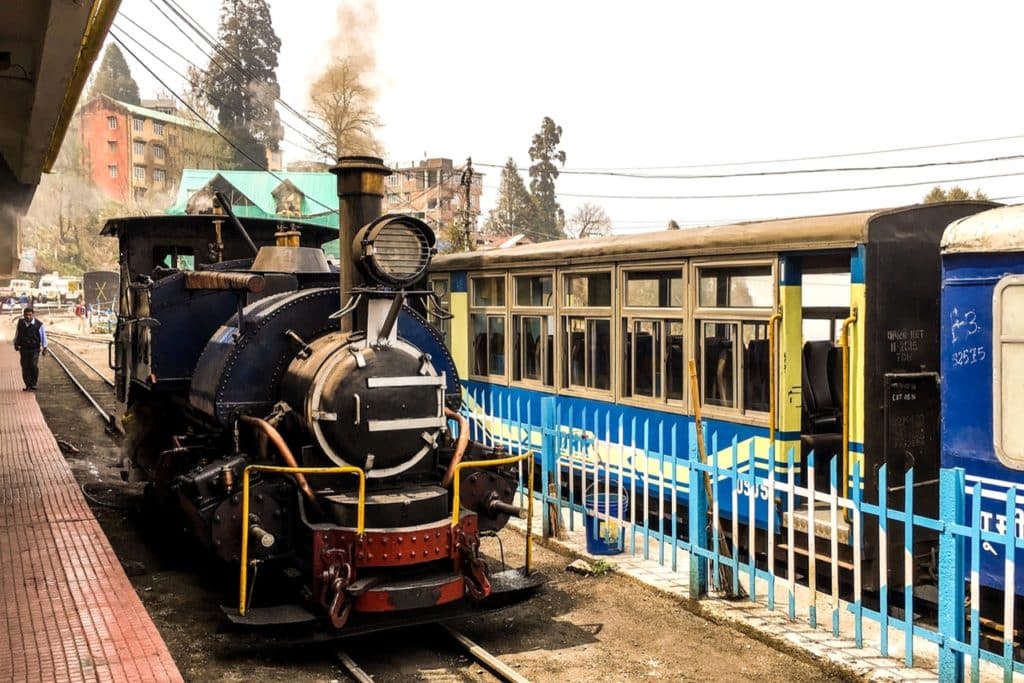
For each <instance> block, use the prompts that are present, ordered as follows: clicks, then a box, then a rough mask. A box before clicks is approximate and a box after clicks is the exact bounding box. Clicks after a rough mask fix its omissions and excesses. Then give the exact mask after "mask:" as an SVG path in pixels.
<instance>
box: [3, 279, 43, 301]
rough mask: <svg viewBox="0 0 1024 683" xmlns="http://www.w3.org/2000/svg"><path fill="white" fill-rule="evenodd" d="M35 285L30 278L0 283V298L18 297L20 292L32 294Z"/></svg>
mask: <svg viewBox="0 0 1024 683" xmlns="http://www.w3.org/2000/svg"><path fill="white" fill-rule="evenodd" d="M34 290H35V287H34V286H33V285H32V281H31V280H19V279H14V280H9V281H8V282H6V283H5V284H2V285H0V298H3V299H6V298H7V297H9V296H13V297H16V298H17V297H20V296H21V295H22V294H33V293H34Z"/></svg>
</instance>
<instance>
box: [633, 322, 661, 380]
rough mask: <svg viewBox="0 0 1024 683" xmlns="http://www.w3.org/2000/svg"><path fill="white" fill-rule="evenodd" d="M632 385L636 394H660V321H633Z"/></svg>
mask: <svg viewBox="0 0 1024 683" xmlns="http://www.w3.org/2000/svg"><path fill="white" fill-rule="evenodd" d="M633 347H634V356H633V377H634V381H633V387H634V392H635V393H636V395H637V396H648V397H651V398H655V397H660V396H661V323H660V322H656V321H654V320H635V321H633Z"/></svg>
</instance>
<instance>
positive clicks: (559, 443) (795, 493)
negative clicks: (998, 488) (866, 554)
mask: <svg viewBox="0 0 1024 683" xmlns="http://www.w3.org/2000/svg"><path fill="white" fill-rule="evenodd" d="M470 398H471V400H470V401H469V402H468V405H469V410H468V412H469V417H470V418H471V424H472V425H473V430H474V436H475V437H476V438H478V439H482V440H484V441H486V442H490V443H500V444H502V445H504V446H505V447H506V448H507V449H509V450H510V451H513V452H519V451H522V450H525V449H534V450H537V451H538V452H539V453H540V456H539V461H538V463H537V465H538V466H539V467H540V475H541V476H540V477H539V481H540V482H541V484H540V489H539V491H538V495H539V496H540V500H541V503H542V506H541V507H542V510H543V515H544V521H543V526H544V528H545V529H546V530H547V529H550V528H551V522H552V521H553V520H551V519H550V515H558V517H559V518H561V517H562V516H563V514H567V516H568V526H569V528H570V530H571V529H573V528H575V525H576V524H577V521H576V520H577V515H575V514H573V513H578V515H580V516H581V517H582V518H583V519H585V520H586V519H589V520H591V523H594V524H602V525H604V528H605V529H613V530H614V536H613V538H617V539H621V540H620V542H621V543H622V546H623V550H624V551H625V552H628V553H631V554H636V555H642V556H643V557H644V558H646V559H652V558H653V559H656V560H657V561H658V562H659V563H660V564H662V565H665V566H669V567H671V569H672V570H673V571H681V572H686V576H687V577H688V580H689V589H690V595H691V597H694V598H699V597H700V596H702V595H705V594H706V592H707V591H708V589H709V587H710V588H712V589H717V590H722V591H727V592H730V593H732V594H734V595H735V594H741V593H744V592H745V594H746V595H747V596H748V597H749V598H750V599H751V600H759V599H761V596H764V602H765V604H766V606H767V607H768V609H770V610H776V609H782V610H783V611H784V613H785V614H786V615H787V616H788V617H789V619H791V620H796V619H806V620H807V621H808V622H809V623H810V625H811V626H812V627H817V626H818V621H819V617H820V616H823V615H821V614H819V607H823V608H824V609H825V610H827V619H828V621H830V622H831V624H830V625H831V631H832V633H833V635H834V636H839V635H840V634H841V631H843V630H844V629H843V626H844V624H845V625H846V627H847V628H849V629H851V630H852V634H850V633H845V634H844V635H847V636H850V635H852V637H853V638H854V640H855V641H856V644H857V647H863V646H864V626H865V623H866V622H874V623H875V624H877V628H878V646H879V649H880V650H881V652H882V654H883V655H885V656H889V655H890V654H893V655H895V654H897V653H896V652H893V651H892V648H890V644H889V639H890V630H892V631H893V632H895V633H899V634H901V635H902V637H903V646H902V652H901V653H900V654H902V656H903V659H904V661H905V662H906V664H907V665H908V666H912V665H913V663H914V656H915V637H917V638H918V639H919V640H920V639H923V640H925V641H929V642H931V643H934V645H935V647H936V648H937V651H938V655H939V672H940V678H941V679H942V680H944V681H946V680H948V681H954V680H955V681H960V680H963V678H964V677H965V674H969V676H970V679H971V680H972V681H976V680H979V679H980V664H981V662H982V661H989V662H992V663H994V664H996V665H997V666H999V667H1001V668H1002V671H1003V677H1004V680H1007V681H1009V680H1012V678H1013V675H1014V673H1015V672H1016V673H1024V663H1022V662H1021V661H1020V660H1018V659H1015V656H1016V655H1017V652H1016V651H1015V649H1014V634H1015V614H1014V607H1015V599H1014V598H1015V595H1014V590H1013V589H1011V590H1007V591H1004V596H1003V608H1002V618H1001V622H1002V623H1001V626H1002V647H1001V650H997V649H995V648H989V649H983V648H982V643H981V621H982V617H981V614H980V599H981V583H980V581H979V569H980V566H981V555H980V553H981V552H982V548H986V549H987V552H991V553H1000V552H1001V554H1002V557H1003V560H1004V562H1003V574H1004V579H1005V583H1004V585H1008V586H1011V587H1012V586H1014V577H1015V573H1016V570H1015V567H1016V560H1017V559H1018V558H1017V557H1016V556H1017V554H1018V553H1021V552H1022V551H1024V539H1022V538H1020V537H1018V536H1017V534H1016V525H1015V524H1014V520H1015V519H1017V517H1018V509H1017V491H1016V489H1015V488H1010V489H1009V490H1008V491H1006V493H1005V512H1006V517H1005V520H1006V523H1005V525H1004V528H1003V529H1002V530H999V529H997V530H995V531H993V530H989V529H988V528H987V525H986V524H985V523H983V519H982V509H981V500H982V497H983V495H986V496H988V497H990V498H991V497H993V495H999V496H1001V495H1003V494H1001V493H1000V494H993V493H992V492H984V493H983V491H982V485H981V483H974V484H973V485H972V487H971V488H970V489H968V488H967V486H966V481H965V477H964V472H963V470H961V469H951V470H942V471H941V473H940V478H939V489H940V490H939V503H940V504H939V511H938V516H937V517H936V518H931V517H928V516H923V515H918V514H914V513H913V510H914V484H915V475H914V470H913V469H910V470H907V471H906V472H905V473H904V476H903V486H902V491H903V492H904V493H903V496H902V497H903V500H902V506H898V507H897V506H894V505H892V504H890V499H889V494H890V491H891V490H893V489H890V488H889V487H888V484H887V482H888V481H889V480H888V473H887V472H886V467H884V466H883V467H882V468H881V469H880V470H879V472H878V476H877V480H878V484H877V502H875V503H869V502H867V501H866V500H865V495H864V491H865V482H864V481H863V480H862V476H861V473H860V471H859V468H857V467H855V468H853V480H852V486H851V488H850V491H849V495H848V496H846V497H844V496H842V495H840V493H839V490H840V488H841V486H840V482H841V481H842V480H841V479H840V478H839V477H840V476H842V475H840V474H839V473H838V472H837V462H836V460H835V459H834V458H833V459H832V460H831V461H830V462H829V463H827V467H828V470H829V483H830V485H829V490H828V491H819V490H815V488H814V486H813V484H812V485H811V486H804V485H800V483H799V481H798V475H801V472H800V466H799V465H800V464H799V462H798V460H797V457H796V455H795V454H794V452H793V451H792V450H789V451H788V452H787V453H786V454H785V457H784V458H779V459H777V458H776V452H775V446H774V444H768V446H767V458H764V457H763V455H761V456H759V454H758V452H757V449H756V444H755V441H754V440H753V439H750V440H748V441H747V442H746V443H745V444H743V445H741V444H739V443H738V442H737V441H736V440H735V439H734V440H733V441H732V442H731V444H729V445H727V446H725V447H724V448H721V447H720V444H719V443H718V439H717V436H716V435H715V434H711V435H709V436H708V437H707V438H706V443H707V444H708V445H709V448H708V456H709V457H708V461H707V462H704V461H702V459H701V455H700V453H699V452H698V448H697V442H696V438H695V437H696V432H695V430H694V427H693V424H692V423H689V424H686V423H685V422H682V421H681V420H673V419H668V418H666V419H659V420H657V421H653V420H638V419H635V418H634V419H630V420H625V419H623V418H621V417H619V418H617V419H615V420H613V419H612V417H611V414H610V412H602V411H600V410H594V411H590V412H589V413H584V414H577V413H573V414H569V413H570V412H571V411H566V412H563V411H562V410H561V407H560V406H559V404H558V402H557V399H555V398H554V397H551V398H543V399H539V401H538V402H539V405H537V404H534V403H533V402H531V401H525V402H523V401H516V402H515V403H513V402H512V401H511V400H506V401H501V400H494V396H493V394H491V395H488V396H487V397H486V398H485V397H476V396H471V397H470ZM680 431H683V432H684V433H685V439H681V438H680V437H681V434H680ZM765 441H767V440H765ZM680 444H685V447H684V448H681V446H680ZM761 446H762V449H763V446H764V444H761ZM681 450H682V451H684V452H680V451H681ZM815 467H816V463H815V461H814V456H813V454H811V456H810V457H809V458H808V462H807V463H806V472H805V473H803V474H802V476H799V479H802V480H804V481H806V482H814V481H816V480H815ZM525 481H526V480H525V475H524V476H523V477H521V482H525ZM897 488H898V487H897ZM522 491H523V492H525V489H522ZM968 494H969V495H968ZM602 496H603V499H604V500H605V501H608V500H609V499H611V498H612V497H615V498H616V500H617V499H618V497H619V496H621V497H623V498H624V499H625V500H626V501H628V510H624V509H623V506H622V505H617V506H614V507H615V508H616V509H615V512H614V513H613V514H609V513H607V512H604V511H602V509H601V507H602V506H601V505H600V504H599V501H600V500H601V499H602ZM743 499H745V501H744V500H743ZM1022 502H1024V501H1022ZM684 520H685V521H686V524H685V525H684V523H683V522H684ZM841 521H842V523H841ZM894 524H895V526H893V525H894ZM741 526H742V527H744V528H745V531H746V533H745V534H742V531H741ZM822 529H825V530H827V531H825V532H823V531H822ZM801 530H803V532H804V533H803V534H802V535H804V536H805V537H806V547H804V548H800V547H798V543H797V541H798V539H797V536H796V535H797V534H798V533H801ZM595 531H596V528H595V529H587V532H588V533H594V532H595ZM759 532H760V533H759ZM868 532H871V534H872V536H875V535H877V539H878V548H879V552H878V561H877V571H878V581H877V585H878V586H879V589H878V591H877V594H872V596H871V597H872V598H873V600H872V602H871V604H866V602H865V591H864V590H862V586H863V585H865V583H866V581H865V579H866V578H867V577H865V575H864V568H863V567H862V564H863V563H862V557H861V553H860V552H857V551H856V550H854V552H852V562H843V561H842V560H841V559H840V546H844V545H852V547H853V548H854V549H857V548H861V547H862V545H863V542H864V539H865V537H866V535H867V533H868ZM929 532H931V533H932V534H937V535H938V558H937V565H938V571H937V586H936V590H937V595H938V610H937V613H938V619H937V621H934V620H933V621H930V622H929V621H926V620H923V619H922V618H921V617H920V616H919V615H917V614H916V613H915V605H914V591H913V587H914V586H915V585H916V584H918V583H920V582H921V581H920V579H921V578H922V577H919V576H916V575H915V563H914V562H913V559H912V558H913V554H914V539H915V537H917V536H918V534H922V533H925V534H927V533H929ZM893 533H899V534H902V541H903V552H904V561H903V562H902V563H901V564H902V566H903V580H902V584H900V585H898V586H890V585H889V569H890V566H891V564H892V563H891V562H890V558H889V557H888V545H889V544H888V543H887V540H888V539H889V538H890V536H891V534H893ZM741 534H742V536H741ZM733 544H739V545H741V546H742V549H741V550H737V549H736V548H734V547H732V546H733ZM730 547H732V551H731V552H730ZM781 552H784V556H780V553H781ZM655 553H656V556H655ZM798 554H802V555H805V556H806V557H817V558H818V559H817V561H815V562H806V563H805V566H800V565H798V564H797V557H796V556H797V555H798ZM680 555H682V558H681V557H680ZM680 559H682V560H683V561H682V562H680ZM850 564H852V568H851V567H850V566H849V565H850ZM819 566H820V567H822V568H824V567H826V566H827V567H828V573H829V575H830V579H831V580H830V586H829V587H828V589H827V590H825V589H819V582H818V577H817V571H818V568H819ZM723 568H727V569H728V571H726V572H723ZM841 569H842V570H843V571H846V572H851V571H852V586H850V587H849V588H846V587H845V586H840V581H839V577H840V570H841ZM801 571H803V572H806V574H805V575H801V574H800V572H801ZM724 574H730V575H731V577H730V578H729V579H728V581H729V584H731V585H722V577H723V575H724ZM780 587H781V589H782V590H783V591H784V594H785V603H784V605H782V606H780V605H779V604H777V601H776V597H777V596H776V589H777V588H780ZM844 588H845V589H846V590H845V592H844V591H843V589H844ZM891 589H892V590H891ZM803 591H806V593H804V594H803V595H804V599H798V593H801V592H803ZM966 597H969V598H970V600H969V602H968V601H967V600H965V598H966ZM893 598H895V599H893ZM844 613H846V614H848V615H849V616H848V617H847V618H846V619H843V618H841V617H843V615H844ZM851 620H852V624H851V623H850V621H851ZM997 623H998V621H997ZM965 659H966V660H967V662H969V669H966V670H965Z"/></svg>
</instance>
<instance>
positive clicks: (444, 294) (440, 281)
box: [430, 277, 448, 303]
mask: <svg viewBox="0 0 1024 683" xmlns="http://www.w3.org/2000/svg"><path fill="white" fill-rule="evenodd" d="M430 288H431V289H432V290H433V291H434V294H436V295H437V298H438V299H440V300H441V302H442V303H444V302H446V301H447V300H448V278H446V277H440V278H432V279H431V280H430Z"/></svg>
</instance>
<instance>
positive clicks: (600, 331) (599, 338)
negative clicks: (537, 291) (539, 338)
mask: <svg viewBox="0 0 1024 683" xmlns="http://www.w3.org/2000/svg"><path fill="white" fill-rule="evenodd" d="M611 317H612V277H611V274H610V273H608V272H599V273H568V274H564V275H563V276H562V318H561V328H562V332H561V335H562V350H561V359H562V362H561V373H562V388H564V389H577V390H581V391H585V390H588V389H596V390H598V391H608V392H610V391H611V388H612V377H611V374H612V373H611V368H612V365H611V358H612V321H611Z"/></svg>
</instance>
